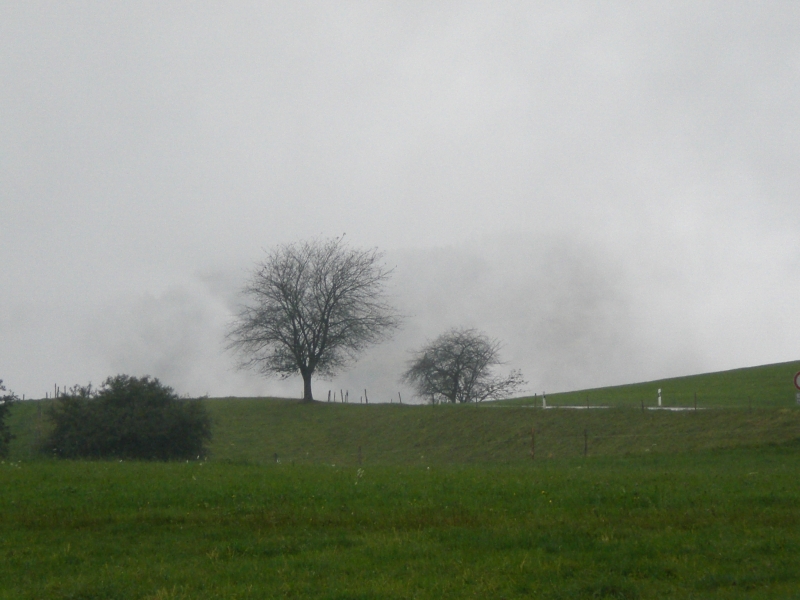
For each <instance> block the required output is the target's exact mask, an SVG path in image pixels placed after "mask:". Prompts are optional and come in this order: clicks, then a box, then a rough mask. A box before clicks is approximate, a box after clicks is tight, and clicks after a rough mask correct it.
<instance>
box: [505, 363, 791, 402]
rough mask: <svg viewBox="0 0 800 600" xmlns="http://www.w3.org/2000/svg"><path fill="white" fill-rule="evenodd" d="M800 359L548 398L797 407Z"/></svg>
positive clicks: (514, 400) (535, 400)
mask: <svg viewBox="0 0 800 600" xmlns="http://www.w3.org/2000/svg"><path fill="white" fill-rule="evenodd" d="M798 371H800V361H798V360H795V361H791V362H785V363H778V364H773V365H763V366H759V367H748V368H744V369H733V370H731V371H720V372H717V373H705V374H702V375H690V376H688V377H673V378H670V379H659V380H657V381H648V382H646V383H634V384H630V385H619V386H613V387H605V388H598V389H591V390H579V391H575V392H566V393H561V394H547V402H548V404H550V405H553V406H557V405H585V404H586V403H587V401H588V403H589V404H590V405H594V406H597V405H605V406H640V405H641V403H644V405H645V406H654V405H655V404H656V401H657V397H658V390H659V389H661V397H662V402H663V405H664V406H694V399H695V393H696V394H697V403H698V406H701V407H734V406H739V407H746V406H749V405H750V404H752V405H753V406H792V405H795V404H796V401H795V392H796V391H797V390H795V387H794V384H793V379H794V375H795V373H797V372H798ZM503 403H504V404H514V405H524V404H539V403H541V396H540V397H538V398H531V397H526V398H515V399H513V400H505V401H503Z"/></svg>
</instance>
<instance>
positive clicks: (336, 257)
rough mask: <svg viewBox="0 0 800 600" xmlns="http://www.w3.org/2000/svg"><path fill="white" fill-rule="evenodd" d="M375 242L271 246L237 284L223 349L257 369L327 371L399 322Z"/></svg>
mask: <svg viewBox="0 0 800 600" xmlns="http://www.w3.org/2000/svg"><path fill="white" fill-rule="evenodd" d="M382 258H383V254H382V253H380V252H379V251H378V250H376V249H371V250H356V249H352V248H348V247H347V246H346V244H345V243H344V240H343V238H341V237H339V238H334V239H331V240H325V241H317V240H314V241H307V242H299V243H296V244H288V245H284V246H279V247H277V248H274V249H273V250H272V251H271V252H270V253H269V254H268V256H267V258H266V259H265V260H264V261H263V262H261V263H259V264H258V265H257V267H256V269H255V270H254V272H253V275H252V276H251V278H250V280H249V281H248V283H247V284H246V285H245V287H244V288H243V290H242V293H243V294H244V296H246V297H247V298H248V299H249V303H248V304H246V305H244V306H242V307H241V308H240V310H239V313H238V315H237V318H236V321H235V322H234V323H233V325H232V326H231V329H230V330H229V332H228V338H227V339H228V345H227V347H228V349H230V350H234V351H235V352H236V353H237V355H238V357H239V366H240V367H241V368H252V369H256V370H258V371H259V372H261V373H263V374H264V375H278V376H280V377H283V378H286V377H290V376H292V375H296V374H297V373H299V374H300V375H301V376H302V377H303V398H304V400H308V401H310V400H313V396H312V393H311V376H312V375H313V374H315V373H317V374H320V375H322V376H332V375H333V374H335V373H336V372H337V371H339V370H340V369H342V368H344V367H346V366H347V365H349V364H351V363H352V362H353V361H355V360H356V358H357V357H358V355H359V354H360V353H361V352H362V351H363V350H364V349H365V348H366V347H368V346H370V345H372V344H375V343H378V342H380V341H382V340H384V339H386V338H387V337H388V336H389V334H390V333H391V332H392V331H393V330H394V329H396V328H397V327H398V326H399V324H400V317H399V315H397V314H396V313H395V311H394V309H393V308H392V307H391V306H390V304H389V303H388V302H387V300H386V297H385V293H384V286H385V284H386V281H387V280H388V278H389V276H390V275H391V270H386V269H385V268H384V267H383V266H382V265H381V264H380V263H381V260H382Z"/></svg>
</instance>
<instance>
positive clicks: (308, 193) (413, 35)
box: [0, 0, 800, 401]
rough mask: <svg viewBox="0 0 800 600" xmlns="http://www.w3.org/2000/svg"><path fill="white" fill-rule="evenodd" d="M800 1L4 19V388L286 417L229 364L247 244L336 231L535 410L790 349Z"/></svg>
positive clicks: (23, 7)
mask: <svg viewBox="0 0 800 600" xmlns="http://www.w3.org/2000/svg"><path fill="white" fill-rule="evenodd" d="M798 150H800V3H798V2H795V1H785V2H780V1H775V2H770V1H763V2H746V3H744V2H732V1H730V0H725V1H724V2H694V1H692V2H684V3H681V2H639V3H635V2H618V3H612V2H603V3H592V2H576V3H564V2H550V3H545V2H541V3H517V2H514V3H510V2H509V3H500V2H491V3H490V2H486V3H473V2H433V3H432V2H419V3H414V2H402V3H400V2H398V3H377V2H363V3H357V2H336V3H331V2H307V3H302V2H295V1H292V2H253V3H245V2H234V3H204V2H127V3H120V2H60V1H59V2H50V3H39V2H33V1H30V2H16V1H10V0H9V1H6V0H0V231H1V232H2V235H0V290H2V293H0V378H2V379H4V380H5V383H6V385H7V386H8V387H9V388H10V389H13V390H14V391H16V392H17V393H18V394H20V395H21V394H23V393H25V394H26V396H27V397H40V396H43V395H44V394H45V392H46V391H49V390H52V387H53V384H54V383H58V384H60V385H64V384H70V385H71V384H74V383H87V382H89V381H92V382H93V383H95V384H97V383H99V382H100V381H102V380H103V379H104V378H105V377H107V376H109V375H114V374H117V373H128V374H132V375H145V374H150V375H153V376H157V377H159V378H161V379H162V381H164V382H165V383H167V384H169V385H172V386H173V387H174V388H175V389H176V390H177V391H178V392H179V393H185V394H192V395H197V394H205V393H208V394H210V395H212V396H220V395H249V394H255V395H268V394H279V395H288V396H292V397H297V396H300V395H301V392H302V382H301V381H300V379H299V378H297V379H290V380H288V381H285V382H283V381H279V380H278V381H276V380H265V379H263V378H260V377H258V376H256V375H254V374H250V373H242V372H237V371H235V370H234V362H235V361H234V360H233V357H232V356H230V355H229V354H227V353H226V352H225V351H224V349H223V344H224V342H223V336H224V333H225V330H226V326H227V324H228V323H229V322H230V319H231V316H232V314H233V311H234V310H235V308H236V306H237V303H238V302H239V301H240V299H239V298H238V297H237V293H238V289H239V288H240V287H241V285H242V283H243V281H244V279H245V277H246V276H247V273H248V271H249V269H251V268H252V266H253V264H254V263H255V262H256V261H257V260H259V259H261V258H262V257H263V255H264V249H267V248H270V247H272V246H273V245H275V244H282V243H287V242H292V241H296V240H301V239H307V238H312V237H329V236H336V235H341V234H342V233H345V234H346V239H347V240H349V243H350V244H351V245H352V246H356V247H373V246H377V247H379V248H381V249H383V250H385V252H386V264H387V265H388V266H391V267H394V268H395V272H394V277H393V280H392V285H391V290H390V292H391V294H392V295H393V297H394V301H395V303H396V305H397V306H398V308H399V309H400V310H401V311H402V312H403V313H404V314H406V315H408V316H407V319H406V321H405V325H404V328H403V329H402V331H400V332H398V334H397V335H396V336H395V338H394V340H393V341H392V342H388V343H386V344H383V345H381V346H379V347H376V348H374V349H373V350H372V351H370V352H368V353H367V354H366V355H365V356H364V358H363V360H362V361H360V362H359V363H358V364H357V365H356V366H355V367H354V368H353V369H352V370H350V371H348V372H346V373H342V374H341V375H340V376H339V377H337V378H336V379H335V380H333V381H332V382H323V381H318V382H317V383H316V384H315V386H314V391H315V395H316V396H317V397H324V396H326V395H327V390H328V389H329V388H331V389H339V388H342V389H350V390H351V398H352V397H353V395H354V394H355V392H354V390H356V389H358V390H360V389H362V388H364V387H367V388H369V390H370V398H371V400H373V401H383V400H386V401H388V400H389V398H390V397H396V394H397V392H398V391H402V392H403V393H404V399H406V401H407V399H408V397H409V396H410V391H409V390H406V389H405V388H402V387H401V386H399V385H398V383H397V379H398V377H399V374H400V372H401V371H402V370H403V367H404V365H405V361H407V360H408V358H409V351H410V350H413V349H414V348H417V347H419V346H420V345H421V344H423V343H424V342H425V341H426V340H430V339H432V338H434V337H436V336H437V335H438V334H439V333H441V332H442V331H444V330H445V329H446V328H447V327H450V326H469V327H478V328H480V329H483V330H484V331H486V332H487V333H488V334H489V335H491V336H493V337H496V338H498V339H500V340H502V341H503V343H504V349H503V353H502V357H503V358H504V359H505V360H506V361H507V363H508V364H507V365H506V366H505V367H504V369H511V368H519V369H522V371H523V374H524V375H525V377H526V379H527V380H528V381H529V385H528V391H529V392H530V393H533V392H539V393H541V391H543V390H547V391H553V392H555V391H565V390H570V389H580V388H586V387H592V386H599V385H607V384H615V383H628V382H634V381H644V380H650V379H656V378H661V377H668V376H676V375H685V374H691V373H699V372H705V371H712V370H722V369H729V368H736V367H744V366H752V365H757V364H765V363H772V362H781V361H788V360H795V359H798V358H800V348H799V347H798V345H799V344H800V335H799V334H800V310H798V306H799V305H800V278H799V277H798V274H799V273H800V202H798V190H800V168H798V167H800V165H799V164H798V156H799V155H798Z"/></svg>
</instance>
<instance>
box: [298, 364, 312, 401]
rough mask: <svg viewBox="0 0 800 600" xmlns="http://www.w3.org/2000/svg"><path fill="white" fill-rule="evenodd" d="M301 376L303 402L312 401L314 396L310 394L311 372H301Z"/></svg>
mask: <svg viewBox="0 0 800 600" xmlns="http://www.w3.org/2000/svg"><path fill="white" fill-rule="evenodd" d="M301 375H302V376H303V402H313V401H314V396H312V395H311V373H308V372H305V371H304V372H302V373H301Z"/></svg>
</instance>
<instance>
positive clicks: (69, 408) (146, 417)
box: [44, 375, 211, 460]
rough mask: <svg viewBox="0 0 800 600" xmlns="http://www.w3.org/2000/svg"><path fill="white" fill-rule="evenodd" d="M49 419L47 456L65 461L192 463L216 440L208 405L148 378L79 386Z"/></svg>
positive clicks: (122, 377) (123, 377)
mask: <svg viewBox="0 0 800 600" xmlns="http://www.w3.org/2000/svg"><path fill="white" fill-rule="evenodd" d="M48 416H49V417H50V420H51V421H52V423H53V429H52V431H51V433H50V435H49V436H48V437H47V439H46V440H45V443H44V450H45V451H47V452H49V453H51V454H52V455H54V456H57V457H60V458H122V459H138V460H170V459H192V458H197V457H199V456H204V455H205V454H206V443H207V442H209V441H210V440H211V420H210V418H209V416H208V413H207V412H206V408H205V406H204V405H203V404H202V402H201V401H200V400H186V399H181V398H179V397H178V395H177V394H176V393H175V392H174V391H173V389H172V388H170V387H168V386H165V385H163V384H162V383H161V382H160V381H159V380H158V379H151V378H150V377H147V376H145V377H141V378H137V377H130V376H128V375H117V376H116V377H109V378H108V379H106V381H105V382H104V383H103V385H102V386H101V387H100V389H99V390H94V389H92V387H91V385H89V386H86V387H81V386H75V387H73V388H72V389H71V390H70V393H69V394H67V395H65V396H61V397H60V398H58V400H57V401H56V402H55V403H54V405H53V406H52V407H51V409H50V411H49V413H48Z"/></svg>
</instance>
